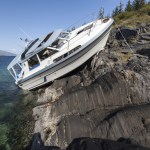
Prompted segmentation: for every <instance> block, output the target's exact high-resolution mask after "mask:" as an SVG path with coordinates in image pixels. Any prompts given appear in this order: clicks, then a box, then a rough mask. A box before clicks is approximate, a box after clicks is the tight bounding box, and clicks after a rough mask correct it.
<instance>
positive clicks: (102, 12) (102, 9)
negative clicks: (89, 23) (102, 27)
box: [98, 7, 104, 19]
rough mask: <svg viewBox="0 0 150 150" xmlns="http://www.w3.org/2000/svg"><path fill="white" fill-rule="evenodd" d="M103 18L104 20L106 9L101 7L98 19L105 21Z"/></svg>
mask: <svg viewBox="0 0 150 150" xmlns="http://www.w3.org/2000/svg"><path fill="white" fill-rule="evenodd" d="M103 18H104V8H103V7H101V8H100V11H99V14H98V19H103Z"/></svg>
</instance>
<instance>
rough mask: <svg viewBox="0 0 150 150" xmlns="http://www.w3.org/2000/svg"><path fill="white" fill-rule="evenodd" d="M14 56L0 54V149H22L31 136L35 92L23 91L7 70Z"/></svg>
mask: <svg viewBox="0 0 150 150" xmlns="http://www.w3.org/2000/svg"><path fill="white" fill-rule="evenodd" d="M13 58H14V57H4V56H3V57H2V56H0V150H14V149H15V150H24V149H26V147H27V146H28V144H29V141H30V140H31V138H32V132H33V128H34V120H33V118H32V108H33V106H34V105H35V101H36V94H34V92H29V91H23V90H21V89H20V88H18V87H17V86H16V85H15V83H14V82H15V80H14V79H13V77H12V76H11V75H10V74H9V72H8V71H7V66H8V64H9V63H10V62H11V60H12V59H13Z"/></svg>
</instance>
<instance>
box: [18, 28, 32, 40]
mask: <svg viewBox="0 0 150 150" xmlns="http://www.w3.org/2000/svg"><path fill="white" fill-rule="evenodd" d="M19 29H20V31H22V32H23V33H24V34H25V35H26V36H27V37H28V38H29V39H30V40H32V38H31V37H30V36H29V35H28V34H27V33H26V32H25V31H24V30H23V29H22V28H21V27H19Z"/></svg>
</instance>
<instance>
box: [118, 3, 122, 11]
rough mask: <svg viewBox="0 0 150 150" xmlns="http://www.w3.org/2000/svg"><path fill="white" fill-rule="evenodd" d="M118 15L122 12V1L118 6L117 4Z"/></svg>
mask: <svg viewBox="0 0 150 150" xmlns="http://www.w3.org/2000/svg"><path fill="white" fill-rule="evenodd" d="M118 7H119V10H118V11H119V13H122V12H123V4H122V1H120V4H119V6H118Z"/></svg>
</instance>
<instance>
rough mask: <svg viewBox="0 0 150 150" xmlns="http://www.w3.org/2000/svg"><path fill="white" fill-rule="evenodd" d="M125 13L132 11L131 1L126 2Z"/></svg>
mask: <svg viewBox="0 0 150 150" xmlns="http://www.w3.org/2000/svg"><path fill="white" fill-rule="evenodd" d="M125 11H132V5H131V1H130V0H128V3H127V5H126V8H125Z"/></svg>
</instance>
